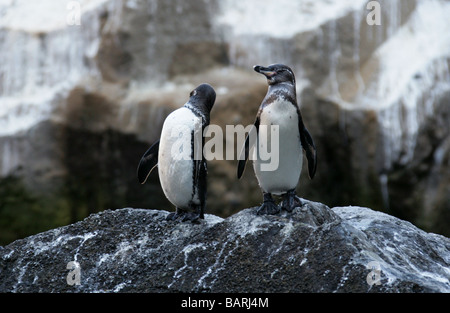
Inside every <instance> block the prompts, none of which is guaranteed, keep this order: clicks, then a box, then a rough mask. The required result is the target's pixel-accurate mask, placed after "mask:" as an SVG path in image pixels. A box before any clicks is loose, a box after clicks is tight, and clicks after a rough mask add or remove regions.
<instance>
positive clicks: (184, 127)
mask: <svg viewBox="0 0 450 313" xmlns="http://www.w3.org/2000/svg"><path fill="white" fill-rule="evenodd" d="M215 100H216V92H215V91H214V89H213V87H212V86H211V85H209V84H201V85H199V86H198V87H197V88H195V89H194V90H193V91H192V92H191V93H190V98H189V100H188V101H187V102H186V103H185V104H184V106H183V107H181V108H179V109H177V110H175V111H173V112H172V113H170V114H169V115H168V116H167V118H166V119H165V121H164V123H163V127H162V131H161V136H160V139H159V140H158V141H156V142H155V143H154V144H153V145H152V146H151V147H150V148H149V149H148V150H147V151H146V152H145V153H144V155H143V156H142V158H141V160H140V162H139V165H138V168H137V176H138V180H139V182H140V183H141V184H144V183H145V182H146V181H147V178H148V177H149V175H150V173H151V172H152V170H153V169H154V168H155V167H158V174H159V179H160V183H161V187H162V190H163V192H164V195H165V196H166V198H167V199H168V200H169V201H170V202H171V203H172V204H173V205H174V206H175V207H176V211H175V212H174V213H170V214H169V215H168V216H167V220H181V221H183V222H185V221H191V222H193V223H198V221H199V219H204V211H205V203H206V190H207V186H206V176H207V164H206V159H205V157H204V156H203V146H204V143H205V141H204V137H203V131H204V129H205V127H207V126H208V125H209V121H210V112H211V109H212V108H213V105H214V102H215Z"/></svg>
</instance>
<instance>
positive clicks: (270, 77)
mask: <svg viewBox="0 0 450 313" xmlns="http://www.w3.org/2000/svg"><path fill="white" fill-rule="evenodd" d="M253 69H254V70H255V71H256V72H258V73H260V74H263V75H264V76H265V77H266V78H267V83H268V85H269V88H268V91H267V94H266V96H265V98H264V100H263V101H262V103H261V105H260V107H259V110H258V113H257V116H256V120H255V123H254V126H255V127H254V128H253V131H256V135H255V136H250V134H249V135H247V138H246V141H245V144H244V146H243V149H242V152H241V157H240V158H239V162H238V173H237V175H238V178H241V176H242V174H243V172H244V168H245V164H246V162H247V159H248V157H249V151H250V149H251V148H252V146H254V147H255V148H256V149H255V152H256V155H255V158H254V161H253V168H254V171H255V174H256V178H257V179H258V183H259V186H260V187H261V189H262V192H263V197H264V202H263V204H262V205H261V207H260V208H259V209H258V214H276V213H278V212H280V209H285V210H287V211H289V212H291V211H292V210H293V209H294V208H295V207H298V206H301V200H300V198H299V197H297V196H296V193H295V188H296V186H297V184H298V181H299V179H300V173H301V170H302V163H303V150H304V151H305V155H306V159H307V160H308V170H309V177H310V178H311V179H312V178H313V177H314V174H315V172H316V166H317V156H316V148H315V145H314V142H313V139H312V137H311V135H310V133H309V132H308V130H307V129H306V127H305V124H304V123H303V119H302V115H301V113H300V109H299V107H298V105H297V95H296V85H295V76H294V73H293V71H292V69H291V68H289V67H288V66H286V65H283V64H273V65H270V66H268V67H262V66H254V68H253ZM262 125H265V126H266V127H267V128H268V129H269V130H268V131H265V132H262V131H260V128H261V126H262ZM273 125H277V126H278V134H279V137H278V138H271V136H270V134H271V132H270V127H271V126H273ZM250 138H255V140H253V141H254V142H251V141H252V140H250ZM271 140H278V147H279V150H278V167H277V168H276V169H274V170H269V171H267V170H266V171H265V170H262V167H261V165H262V164H263V163H264V161H263V160H261V157H260V153H259V151H258V150H259V148H258V147H261V144H263V145H266V146H267V147H271V146H272V145H271ZM274 146H275V147H276V145H274ZM244 153H245V154H244ZM272 153H273V152H272ZM272 194H274V195H282V196H283V200H282V202H281V208H280V207H279V206H277V205H276V204H275V202H274V200H273V197H272Z"/></svg>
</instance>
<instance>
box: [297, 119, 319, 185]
mask: <svg viewBox="0 0 450 313" xmlns="http://www.w3.org/2000/svg"><path fill="white" fill-rule="evenodd" d="M300 141H301V143H302V147H303V149H304V150H305V152H306V159H307V160H308V173H309V178H311V179H313V178H314V175H315V174H316V168H317V153H316V146H315V145H314V141H313V139H312V137H311V134H310V133H309V131H308V130H307V129H306V127H305V126H304V125H303V128H302V129H300Z"/></svg>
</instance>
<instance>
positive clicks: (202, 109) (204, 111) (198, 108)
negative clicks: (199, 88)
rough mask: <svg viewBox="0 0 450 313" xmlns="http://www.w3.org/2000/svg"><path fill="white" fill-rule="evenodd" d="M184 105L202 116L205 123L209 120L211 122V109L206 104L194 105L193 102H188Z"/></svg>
mask: <svg viewBox="0 0 450 313" xmlns="http://www.w3.org/2000/svg"><path fill="white" fill-rule="evenodd" d="M184 107H185V108H187V109H189V110H191V112H192V113H194V114H195V115H196V116H198V117H201V119H202V120H203V123H206V122H207V123H208V124H209V110H208V108H207V107H206V105H204V104H198V103H197V104H195V105H194V104H192V103H191V102H187V103H186V104H185V105H184Z"/></svg>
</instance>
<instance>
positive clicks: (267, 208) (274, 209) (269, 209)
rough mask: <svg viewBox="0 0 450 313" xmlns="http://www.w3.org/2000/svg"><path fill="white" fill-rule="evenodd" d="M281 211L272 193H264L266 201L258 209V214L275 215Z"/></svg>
mask: <svg viewBox="0 0 450 313" xmlns="http://www.w3.org/2000/svg"><path fill="white" fill-rule="evenodd" d="M278 213H280V209H279V207H278V206H277V205H276V204H275V201H273V198H272V195H271V194H270V193H264V203H263V204H262V205H261V206H260V207H259V209H258V210H257V211H256V214H257V215H275V214H278Z"/></svg>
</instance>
